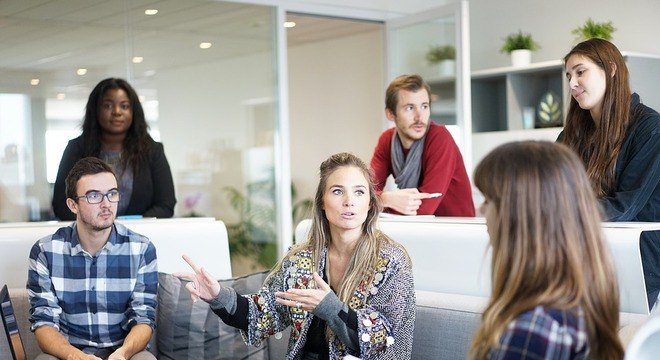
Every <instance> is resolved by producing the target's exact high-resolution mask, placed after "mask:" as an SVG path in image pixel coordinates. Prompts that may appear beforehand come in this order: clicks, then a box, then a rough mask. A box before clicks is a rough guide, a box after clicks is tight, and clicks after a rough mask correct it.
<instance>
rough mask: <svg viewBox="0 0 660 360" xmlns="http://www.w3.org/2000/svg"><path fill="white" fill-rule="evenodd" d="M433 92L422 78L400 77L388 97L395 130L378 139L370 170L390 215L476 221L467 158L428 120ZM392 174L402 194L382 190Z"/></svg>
mask: <svg viewBox="0 0 660 360" xmlns="http://www.w3.org/2000/svg"><path fill="white" fill-rule="evenodd" d="M430 94H431V89H430V87H429V86H428V85H427V84H426V82H424V80H423V79H422V78H421V77H420V76H419V75H401V76H399V77H397V78H396V79H394V80H393V81H392V82H391V83H390V85H389V86H388V88H387V91H386V93H385V115H386V116H387V118H388V119H389V120H391V121H394V125H395V126H394V128H390V129H387V130H385V131H384V132H383V133H382V134H381V135H380V138H379V139H378V143H377V144H376V149H375V150H374V155H373V156H372V158H371V169H372V170H373V172H374V183H375V185H376V191H377V192H378V193H379V194H380V199H381V201H382V203H383V206H384V207H385V208H386V211H389V212H394V213H399V214H404V215H435V216H474V213H475V208H474V202H473V201H472V189H471V186H470V179H469V178H468V176H467V172H466V171H465V165H464V164H463V157H462V156H461V153H460V151H459V150H458V146H456V143H455V142H454V139H453V138H452V136H451V134H450V133H449V131H447V129H446V128H445V127H444V125H438V124H436V123H434V122H433V121H430V119H429V118H430V116H431V100H430ZM390 174H392V175H393V176H394V180H395V182H396V184H397V187H398V189H395V190H392V191H383V188H384V187H385V182H386V180H387V177H388V176H389V175H390Z"/></svg>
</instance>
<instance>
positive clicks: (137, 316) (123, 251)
mask: <svg viewBox="0 0 660 360" xmlns="http://www.w3.org/2000/svg"><path fill="white" fill-rule="evenodd" d="M157 287H158V269H157V266H156V248H155V247H154V245H153V244H152V243H151V242H149V239H147V238H146V237H144V236H142V235H139V234H136V233H134V232H132V231H131V230H129V229H127V228H126V227H125V226H123V225H121V224H117V223H115V224H114V225H113V227H112V231H111V233H110V237H109V239H108V242H107V243H106V244H105V246H104V247H103V248H102V249H101V250H100V251H99V252H98V253H97V254H96V256H91V255H90V254H89V253H87V252H85V251H84V250H83V248H82V246H81V245H80V243H79V241H78V233H77V231H76V224H75V223H73V224H72V225H71V226H68V227H63V228H60V229H58V230H57V231H56V232H55V234H53V235H50V236H47V237H44V238H42V239H40V240H39V241H37V242H36V243H35V244H34V246H32V250H30V265H29V270H28V281H27V290H28V295H29V298H30V322H31V323H32V327H31V330H32V331H34V330H35V329H36V328H38V327H40V326H43V325H48V326H53V327H55V328H57V329H58V330H59V331H60V332H61V333H62V334H63V335H64V336H65V337H66V338H67V339H68V341H69V342H70V343H71V344H72V345H74V346H76V347H78V348H81V349H85V348H88V347H89V348H107V347H115V346H118V345H121V344H122V343H123V341H124V338H125V337H126V335H127V334H128V331H129V330H130V328H131V327H132V326H133V325H135V324H147V325H149V326H151V328H152V329H153V328H155V326H156V322H155V320H156V311H155V309H156V289H157Z"/></svg>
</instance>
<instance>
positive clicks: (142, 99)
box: [138, 95, 147, 102]
mask: <svg viewBox="0 0 660 360" xmlns="http://www.w3.org/2000/svg"><path fill="white" fill-rule="evenodd" d="M138 99H139V100H140V102H144V101H145V100H147V98H146V97H145V96H144V95H138Z"/></svg>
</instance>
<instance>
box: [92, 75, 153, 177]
mask: <svg viewBox="0 0 660 360" xmlns="http://www.w3.org/2000/svg"><path fill="white" fill-rule="evenodd" d="M116 89H121V90H124V91H125V92H126V95H127V96H128V99H129V100H130V102H131V110H132V113H133V121H132V123H131V126H130V127H129V129H128V132H127V134H126V138H125V139H124V143H123V146H122V151H121V159H122V167H126V166H127V165H128V164H131V166H132V167H133V170H134V171H135V172H137V171H138V170H139V168H140V166H142V164H144V163H145V161H146V159H147V156H148V152H149V148H150V147H149V145H150V144H151V143H152V142H153V141H154V140H153V139H152V138H151V135H149V132H148V131H147V130H149V125H147V121H146V119H145V117H144V110H143V109H142V104H141V103H140V99H139V98H138V95H137V92H135V89H133V87H132V86H131V85H130V84H129V83H128V82H127V81H126V80H124V79H119V78H107V79H105V80H102V81H101V82H99V83H98V84H97V85H96V87H94V90H92V92H91V93H90V94H89V99H87V106H86V110H85V119H84V120H83V124H82V139H83V156H97V157H98V156H99V153H100V151H101V134H102V132H103V129H101V126H100V125H99V110H100V108H101V105H102V103H103V95H105V93H106V92H107V91H108V90H116Z"/></svg>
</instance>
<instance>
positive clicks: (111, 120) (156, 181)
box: [53, 78, 176, 220]
mask: <svg viewBox="0 0 660 360" xmlns="http://www.w3.org/2000/svg"><path fill="white" fill-rule="evenodd" d="M148 127H149V125H147V121H146V119H145V116H144V110H143V109H142V105H141V103H140V100H139V98H138V95H137V93H136V92H135V90H134V89H133V87H132V86H131V85H130V84H129V83H128V82H126V80H123V79H117V78H108V79H105V80H102V81H101V82H99V83H98V84H97V85H96V87H95V88H94V90H92V92H91V93H90V94H89V99H88V100H87V107H86V110H85V119H84V121H83V124H82V134H81V135H80V136H79V137H77V138H75V139H73V140H70V141H69V143H68V144H67V146H66V149H65V150H64V153H63V154H62V160H61V161H60V166H59V169H58V171H57V179H56V180H55V187H54V192H53V211H54V212H55V216H57V217H58V218H59V219H60V220H73V219H75V216H74V215H73V213H71V211H70V210H69V208H68V207H67V206H66V198H65V194H64V179H65V178H66V176H67V174H68V173H69V170H71V168H72V167H73V164H75V163H76V161H78V160H80V159H82V158H84V157H87V156H95V157H98V158H100V159H102V160H104V161H105V162H106V163H108V165H110V167H111V168H112V169H113V171H114V172H115V174H116V175H117V180H118V182H119V184H118V185H119V190H120V192H121V197H120V200H119V207H118V209H117V213H118V214H117V215H142V216H145V217H158V218H167V217H172V215H173V214H174V205H175V204H176V199H175V197H174V183H173V181H172V173H171V172H170V165H169V163H168V162H167V158H166V157H165V151H164V149H163V144H161V143H158V142H155V141H154V140H153V139H152V138H151V136H150V135H149V133H148V132H147V130H148Z"/></svg>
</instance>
